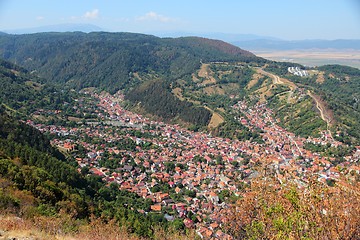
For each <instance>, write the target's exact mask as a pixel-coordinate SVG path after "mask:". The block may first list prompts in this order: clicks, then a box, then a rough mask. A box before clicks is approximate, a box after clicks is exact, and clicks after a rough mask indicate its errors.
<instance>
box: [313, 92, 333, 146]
mask: <svg viewBox="0 0 360 240" xmlns="http://www.w3.org/2000/svg"><path fill="white" fill-rule="evenodd" d="M308 95H309V96H310V97H311V98H312V99H314V101H315V103H316V108H317V109H318V110H319V112H320V116H321V119H322V120H324V121H325V122H326V126H327V131H328V132H329V135H330V137H331V139H333V137H332V134H331V131H330V125H331V121H332V119H331V118H330V117H329V116H328V115H327V114H326V113H325V112H326V110H325V106H324V105H323V104H322V103H321V102H320V100H319V99H318V97H316V96H315V95H314V94H312V93H311V92H310V90H308Z"/></svg>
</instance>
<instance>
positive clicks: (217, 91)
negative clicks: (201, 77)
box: [203, 86, 225, 95]
mask: <svg viewBox="0 0 360 240" xmlns="http://www.w3.org/2000/svg"><path fill="white" fill-rule="evenodd" d="M203 91H204V92H205V93H206V94H207V95H213V94H219V95H224V94H225V90H224V89H222V88H220V87H219V86H209V87H206V88H204V89H203Z"/></svg>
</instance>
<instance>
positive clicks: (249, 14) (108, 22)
mask: <svg viewBox="0 0 360 240" xmlns="http://www.w3.org/2000/svg"><path fill="white" fill-rule="evenodd" d="M64 23H86V24H94V25H96V26H98V27H101V28H102V29H104V30H106V31H119V32H120V31H127V32H141V33H151V32H161V31H171V32H193V33H215V32H222V33H236V34H257V35H265V36H273V37H278V38H282V39H289V40H290V39H291V40H294V39H299V40H300V39H340V38H341V39H360V0H177V1H176V0H0V30H9V29H23V28H32V27H39V26H46V25H55V24H64Z"/></svg>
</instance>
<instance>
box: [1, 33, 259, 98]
mask: <svg viewBox="0 0 360 240" xmlns="http://www.w3.org/2000/svg"><path fill="white" fill-rule="evenodd" d="M0 58H4V59H6V60H9V61H11V62H15V63H17V64H19V65H21V66H24V67H25V68H26V69H27V70H29V71H37V73H38V74H39V75H40V76H41V77H43V78H45V79H48V80H49V81H52V82H58V83H62V84H63V83H67V84H68V85H69V86H71V87H76V88H78V89H80V88H83V87H89V86H93V87H100V88H103V89H105V90H109V91H110V92H115V91H116V90H119V89H123V88H127V87H130V86H131V81H130V79H131V78H130V76H129V75H131V73H134V72H145V73H147V72H155V73H157V74H160V75H161V76H162V77H165V78H167V79H170V80H171V79H178V78H179V77H181V76H184V75H186V74H190V73H192V72H194V71H195V70H196V69H198V68H199V66H200V62H201V61H203V62H208V61H265V60H264V59H261V58H258V57H256V56H255V55H254V54H252V53H250V52H247V51H245V50H242V49H240V48H238V47H235V46H232V45H230V44H227V43H225V42H222V41H218V40H210V39H204V38H197V37H187V38H176V39H172V38H158V37H155V36H150V35H143V34H134V33H106V32H93V33H88V34H86V33H81V32H73V33H37V34H26V35H8V34H6V35H0Z"/></svg>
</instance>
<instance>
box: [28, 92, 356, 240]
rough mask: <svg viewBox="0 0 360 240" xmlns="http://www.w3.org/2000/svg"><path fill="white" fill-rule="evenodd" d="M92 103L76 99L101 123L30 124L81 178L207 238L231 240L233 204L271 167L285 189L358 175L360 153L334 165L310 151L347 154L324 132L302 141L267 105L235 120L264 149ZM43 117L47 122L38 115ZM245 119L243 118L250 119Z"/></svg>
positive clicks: (118, 99) (117, 100)
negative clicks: (143, 202)
mask: <svg viewBox="0 0 360 240" xmlns="http://www.w3.org/2000/svg"><path fill="white" fill-rule="evenodd" d="M84 94H85V96H87V98H89V99H92V102H90V103H89V102H88V103H87V104H86V103H85V101H82V100H81V99H78V101H77V102H78V104H79V106H77V107H74V108H76V109H77V111H78V112H79V113H81V112H82V111H84V110H85V109H87V110H88V111H91V113H92V115H94V116H96V120H91V119H88V120H86V121H83V122H78V123H77V124H72V125H71V126H62V125H56V124H54V125H46V124H43V123H35V121H33V120H28V121H27V124H29V125H32V126H34V127H36V128H37V129H39V130H40V131H42V132H44V133H47V134H50V135H51V136H52V144H53V145H55V146H57V147H58V148H59V149H60V150H62V151H63V152H67V153H68V154H69V155H71V156H72V157H74V158H75V159H76V161H77V162H78V171H79V172H85V173H87V174H95V175H98V176H100V177H101V178H102V179H103V180H104V181H106V182H107V183H109V184H111V183H115V184H117V186H118V187H119V189H123V190H128V191H131V192H134V193H136V194H137V195H139V196H141V197H142V198H144V199H150V200H151V202H152V205H151V207H150V209H136V210H137V211H139V212H140V213H144V214H146V212H147V211H152V212H159V213H160V212H161V213H164V214H165V218H166V219H167V220H168V221H173V220H174V219H176V218H177V219H182V221H183V223H184V225H185V226H186V227H187V228H194V229H195V230H196V231H197V233H198V235H199V236H201V237H204V238H207V239H208V238H211V237H216V238H220V239H227V238H228V239H231V237H230V235H228V234H227V233H225V232H223V231H222V230H221V229H222V228H221V227H222V224H223V223H224V221H225V218H226V214H227V212H228V209H229V207H230V204H231V202H234V201H236V199H238V198H239V197H241V194H242V193H241V190H242V189H243V188H244V187H246V186H247V184H249V183H250V182H251V180H252V179H253V178H254V177H256V176H257V174H258V172H257V171H256V168H255V166H256V165H258V164H259V163H262V164H266V165H267V166H268V167H269V168H271V169H273V171H274V174H275V175H276V178H277V180H278V181H279V183H282V182H283V181H285V179H286V180H288V181H289V180H291V181H293V182H295V183H296V184H298V185H299V186H303V185H306V183H307V179H308V177H309V176H311V175H312V176H314V175H315V176H317V178H318V181H320V182H324V183H327V182H329V181H338V183H339V184H340V185H343V186H344V187H349V186H347V184H346V182H342V180H341V177H340V176H345V175H346V176H349V177H351V172H356V173H358V174H359V173H360V168H359V167H358V166H357V165H356V164H354V163H358V162H359V158H360V147H356V150H355V151H352V153H351V154H350V155H348V156H345V157H344V160H345V161H342V162H341V163H339V164H337V165H336V166H335V164H333V162H335V161H336V160H337V159H336V158H335V157H325V156H321V155H320V154H319V153H316V152H312V151H310V150H308V149H307V148H306V147H305V146H306V145H307V144H313V145H319V146H325V145H327V146H329V147H335V148H336V147H342V145H343V144H342V143H341V142H338V141H336V140H334V139H332V138H331V137H329V134H328V133H327V132H326V131H324V132H323V133H322V135H321V137H319V138H311V137H309V138H302V137H299V136H295V135H294V134H293V133H290V132H288V131H286V130H285V129H284V128H282V127H280V126H279V121H278V120H277V119H274V118H273V113H272V111H271V110H270V109H269V108H268V107H267V106H266V103H257V104H255V105H253V106H249V104H248V103H247V102H246V101H245V100H242V101H238V102H237V103H236V104H235V105H233V106H232V108H231V109H232V112H233V115H234V118H235V119H236V120H237V121H239V122H240V123H241V124H242V125H245V126H247V127H248V128H249V129H255V128H256V129H260V130H261V137H262V140H263V143H256V142H252V141H248V140H247V141H241V140H234V139H226V138H219V137H214V136H212V135H211V134H209V133H205V132H192V131H190V130H188V129H186V128H184V127H181V126H179V125H171V124H167V123H164V122H160V121H154V120H150V119H149V118H146V117H143V116H141V115H139V114H136V113H133V112H130V111H128V110H125V109H124V108H123V107H122V103H123V101H124V96H123V95H122V94H120V93H117V94H115V95H110V94H108V93H105V92H101V93H97V92H95V91H88V92H86V91H85V92H84ZM37 114H46V113H45V112H42V111H38V112H37ZM244 116H245V117H244Z"/></svg>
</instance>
